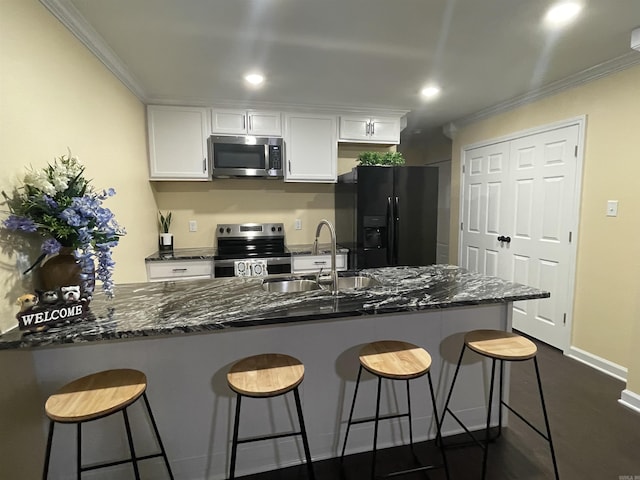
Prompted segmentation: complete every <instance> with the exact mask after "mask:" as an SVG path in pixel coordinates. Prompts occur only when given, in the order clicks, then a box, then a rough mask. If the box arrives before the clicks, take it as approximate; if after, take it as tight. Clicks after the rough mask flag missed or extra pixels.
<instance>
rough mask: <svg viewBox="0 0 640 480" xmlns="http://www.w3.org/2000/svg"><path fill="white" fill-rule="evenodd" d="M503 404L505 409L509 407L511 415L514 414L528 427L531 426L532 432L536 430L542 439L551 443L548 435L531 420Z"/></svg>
mask: <svg viewBox="0 0 640 480" xmlns="http://www.w3.org/2000/svg"><path fill="white" fill-rule="evenodd" d="M500 403H502V405H504V406H505V407H507V408H508V409H509V411H510V412H511V413H513V414H514V415H515V416H516V417H518V418H519V419H520V420H522V421H523V422H524V423H526V424H527V425H529V427H531V429H532V430H534V431H535V432H536V433H537V434H538V435H540V436H541V437H542V438H544V439H545V440H546V441H547V442H548V441H549V437H548V436H547V435H545V434H544V433H543V432H542V431H540V430H539V429H538V428H537V427H536V426H535V425H533V424H532V423H531V422H530V421H529V420H527V419H526V418H524V417H523V416H522V415H521V414H519V413H518V412H516V411H515V410H514V409H513V408H511V407H510V406H509V405H508V404H506V403H505V402H500Z"/></svg>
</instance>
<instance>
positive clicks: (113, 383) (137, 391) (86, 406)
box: [45, 369, 147, 423]
mask: <svg viewBox="0 0 640 480" xmlns="http://www.w3.org/2000/svg"><path fill="white" fill-rule="evenodd" d="M146 388H147V377H146V376H145V374H144V373H142V372H140V371H138V370H131V369H120V370H106V371H103V372H98V373H94V374H91V375H87V376H86V377H82V378H79V379H77V380H74V381H73V382H70V383H68V384H66V385H64V386H63V387H62V388H60V389H59V390H58V391H57V392H56V393H54V394H53V395H51V396H50V397H49V398H48V399H47V402H46V404H45V411H46V413H47V416H48V417H49V418H50V419H51V420H54V421H56V422H60V423H77V422H84V421H87V420H94V419H97V418H100V417H104V416H105V415H109V414H111V413H113V412H117V411H118V410H122V409H123V408H125V407H127V406H129V405H131V404H132V403H133V402H135V401H136V400H137V399H138V398H139V397H140V395H142V394H143V393H144V391H145V390H146Z"/></svg>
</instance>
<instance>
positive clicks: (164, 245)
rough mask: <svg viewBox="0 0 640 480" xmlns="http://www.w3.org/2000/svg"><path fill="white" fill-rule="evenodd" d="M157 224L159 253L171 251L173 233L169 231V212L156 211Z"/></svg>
mask: <svg viewBox="0 0 640 480" xmlns="http://www.w3.org/2000/svg"><path fill="white" fill-rule="evenodd" d="M158 226H159V227H160V253H167V252H173V233H169V228H170V227H171V212H168V213H167V214H166V215H164V214H163V213H162V212H160V211H158Z"/></svg>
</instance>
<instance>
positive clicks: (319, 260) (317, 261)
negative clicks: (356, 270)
mask: <svg viewBox="0 0 640 480" xmlns="http://www.w3.org/2000/svg"><path fill="white" fill-rule="evenodd" d="M346 269H347V254H346V253H338V254H336V270H339V271H344V270H346ZM320 270H322V272H323V273H328V272H330V271H331V255H294V256H293V258H292V261H291V272H292V273H310V272H319V271H320Z"/></svg>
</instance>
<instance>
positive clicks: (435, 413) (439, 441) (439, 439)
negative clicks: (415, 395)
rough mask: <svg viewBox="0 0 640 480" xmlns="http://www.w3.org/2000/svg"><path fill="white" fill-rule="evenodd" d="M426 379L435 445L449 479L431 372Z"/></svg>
mask: <svg viewBox="0 0 640 480" xmlns="http://www.w3.org/2000/svg"><path fill="white" fill-rule="evenodd" d="M427 379H428V380H429V393H430V395H431V408H433V417H434V418H435V419H436V445H440V453H441V454H442V464H443V466H444V474H445V476H446V477H447V480H449V465H448V464H447V455H446V453H445V448H444V445H443V444H442V430H441V427H442V424H441V422H440V420H438V407H437V406H436V395H435V393H434V391H433V382H432V381H431V372H427Z"/></svg>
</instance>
